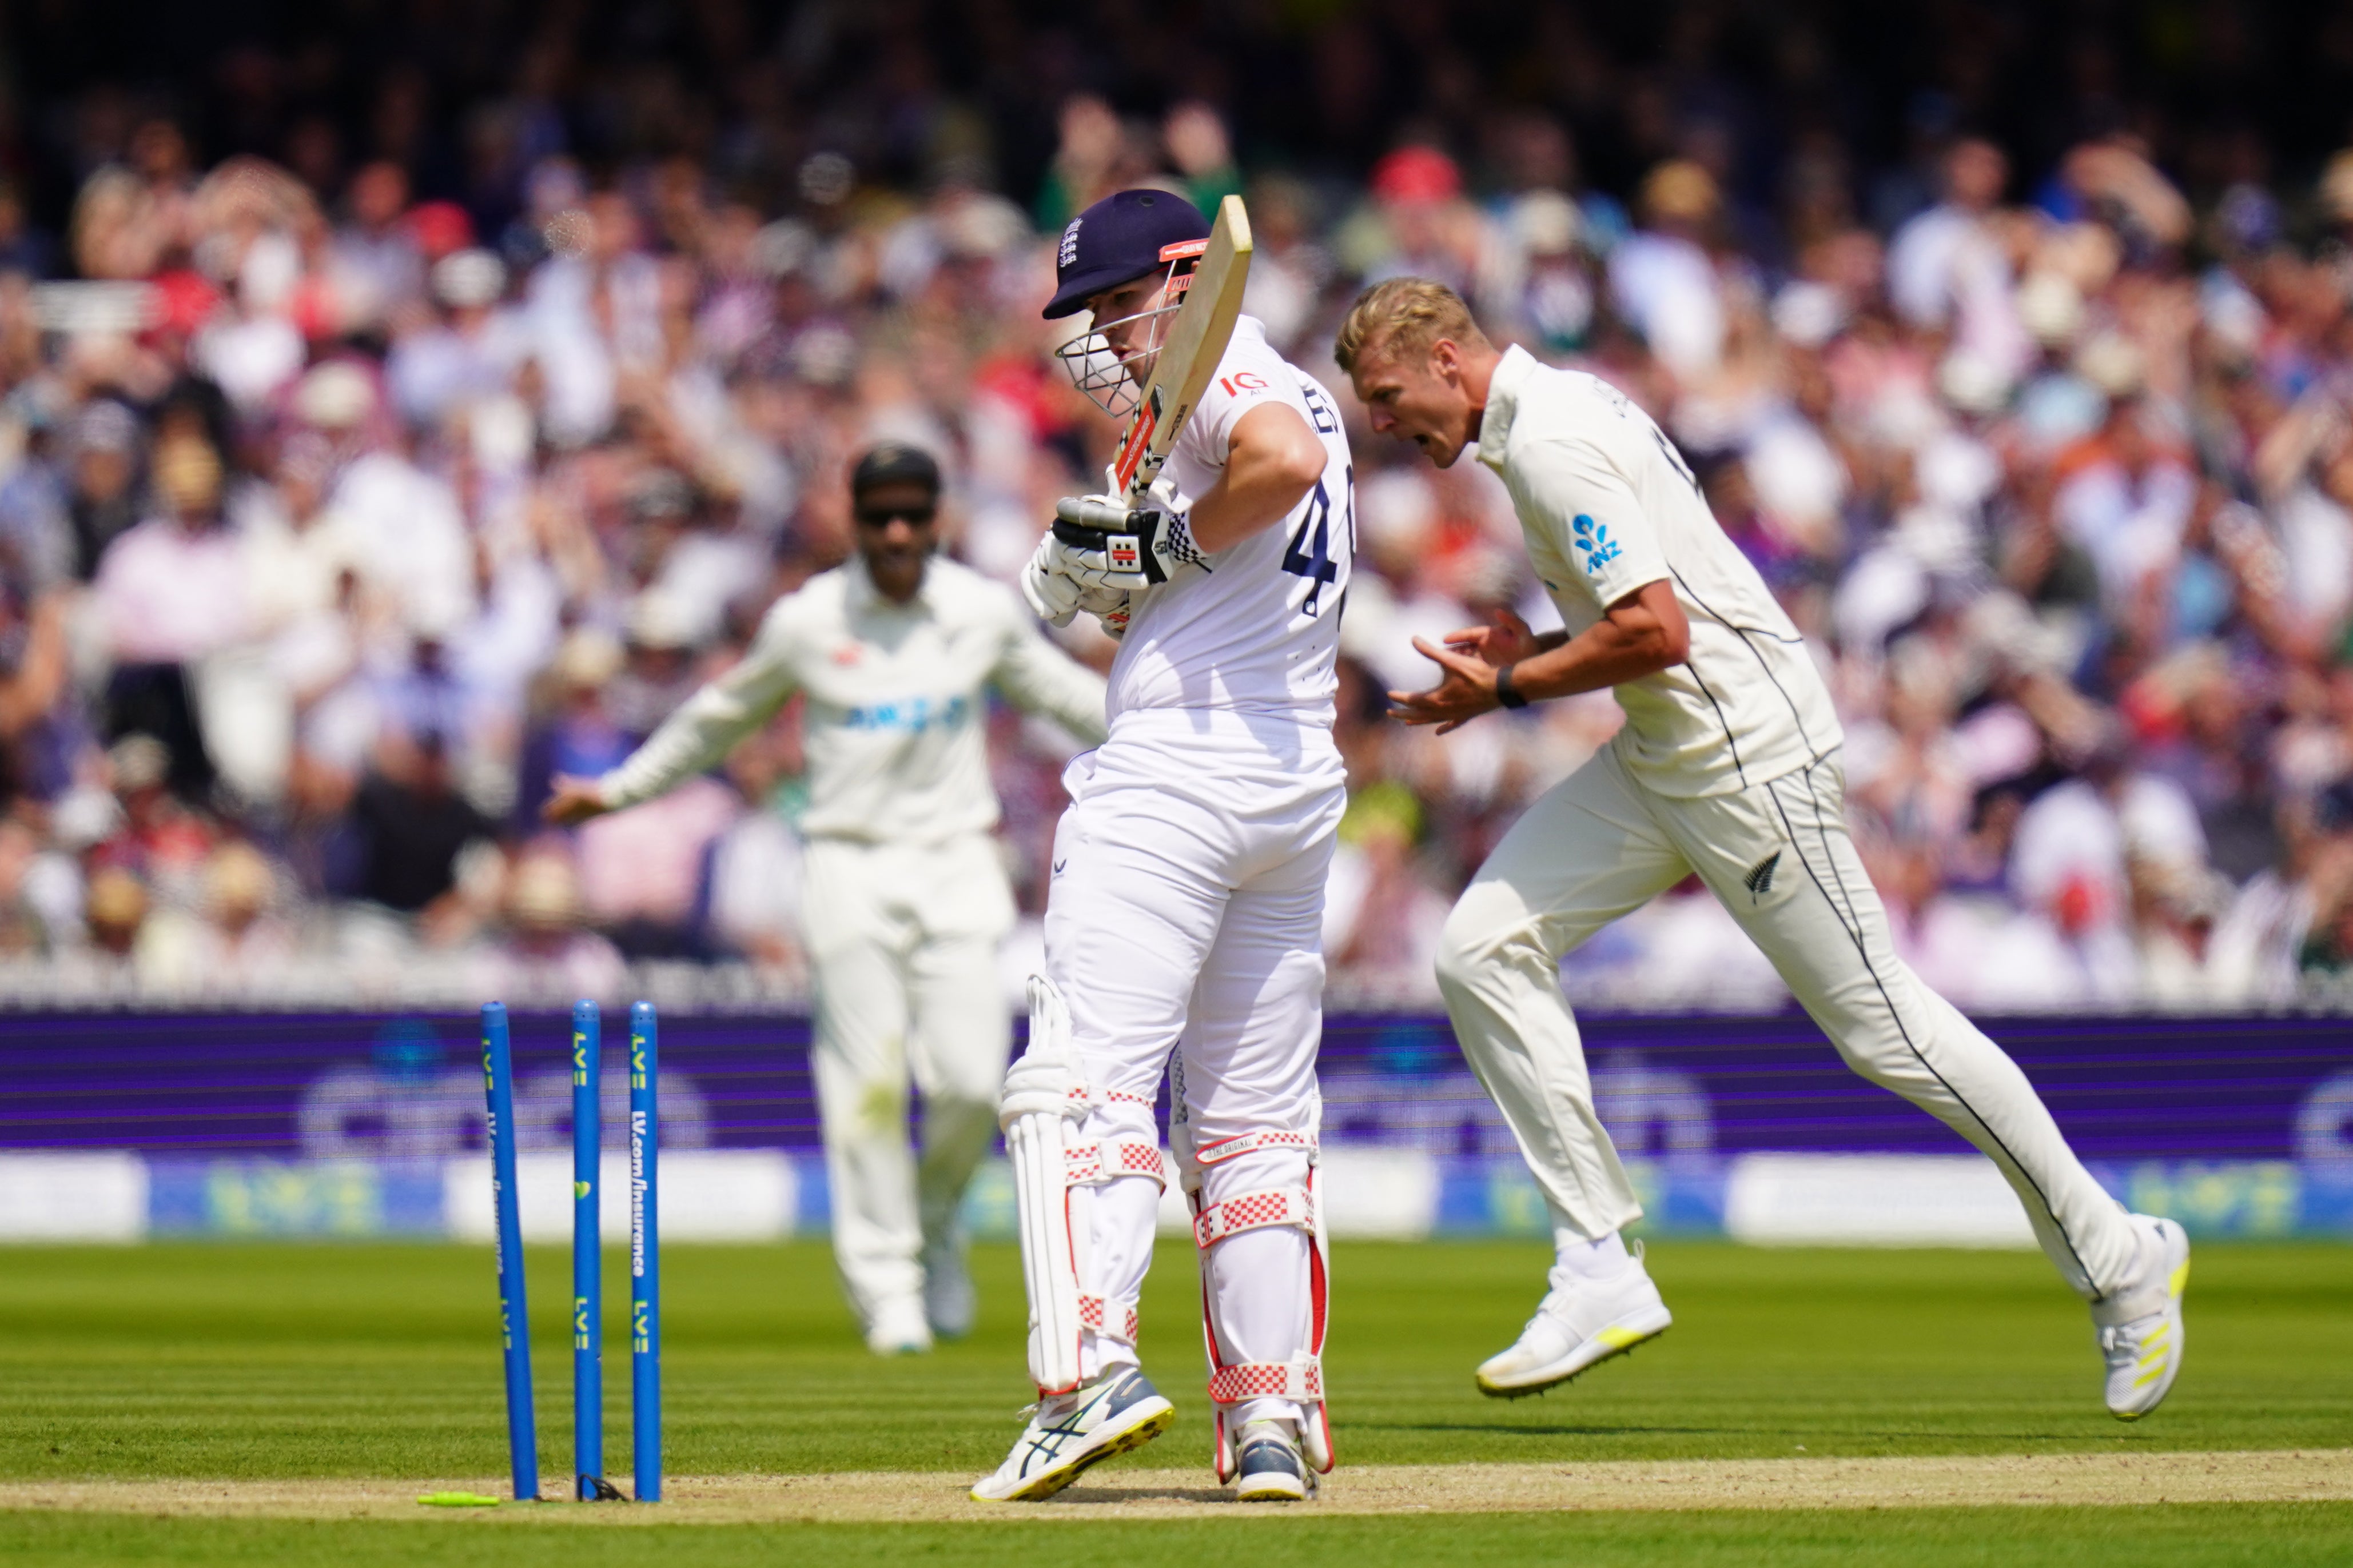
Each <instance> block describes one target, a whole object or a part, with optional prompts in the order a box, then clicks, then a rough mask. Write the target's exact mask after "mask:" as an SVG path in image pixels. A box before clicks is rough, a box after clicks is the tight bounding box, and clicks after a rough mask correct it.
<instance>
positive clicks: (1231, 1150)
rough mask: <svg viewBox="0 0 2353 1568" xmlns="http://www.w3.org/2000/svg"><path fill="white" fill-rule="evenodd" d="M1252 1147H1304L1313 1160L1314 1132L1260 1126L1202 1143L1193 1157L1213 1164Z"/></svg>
mask: <svg viewBox="0 0 2353 1568" xmlns="http://www.w3.org/2000/svg"><path fill="white" fill-rule="evenodd" d="M1253 1149H1304V1150H1306V1151H1307V1154H1308V1158H1309V1159H1310V1160H1313V1159H1314V1155H1315V1134H1314V1133H1313V1132H1285V1131H1278V1130H1277V1129H1274V1128H1271V1127H1267V1128H1261V1129H1260V1130H1259V1131H1256V1132H1244V1133H1241V1134H1240V1135H1239V1136H1237V1137H1233V1138H1220V1139H1219V1140H1218V1141H1217V1142H1214V1143H1204V1144H1202V1145H1201V1147H1200V1149H1199V1150H1198V1152H1196V1153H1195V1154H1194V1156H1193V1158H1194V1160H1195V1161H1196V1162H1198V1163H1200V1164H1204V1165H1214V1164H1216V1163H1218V1162H1219V1161H1220V1160H1230V1159H1232V1158H1233V1157H1234V1156H1235V1155H1237V1154H1247V1153H1249V1152H1250V1151H1251V1150H1253Z"/></svg>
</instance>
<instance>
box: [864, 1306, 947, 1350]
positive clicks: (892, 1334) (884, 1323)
mask: <svg viewBox="0 0 2353 1568" xmlns="http://www.w3.org/2000/svg"><path fill="white" fill-rule="evenodd" d="M866 1348H867V1349H868V1350H870V1351H872V1352H874V1353H875V1354H876V1355H922V1354H923V1353H924V1352H927V1351H929V1350H930V1349H931V1348H932V1331H931V1326H930V1325H929V1324H928V1323H926V1322H924V1321H923V1303H922V1302H920V1301H918V1300H915V1299H914V1298H913V1297H912V1296H910V1297H906V1298H903V1299H901V1300H890V1301H885V1302H883V1303H882V1304H881V1306H879V1307H877V1308H875V1309H874V1321H872V1322H871V1323H869V1324H867V1325H866Z"/></svg>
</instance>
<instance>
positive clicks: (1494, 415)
mask: <svg viewBox="0 0 2353 1568" xmlns="http://www.w3.org/2000/svg"><path fill="white" fill-rule="evenodd" d="M1537 363H1538V362H1537V360H1536V357H1535V355H1534V354H1532V353H1528V351H1527V350H1525V349H1524V348H1522V347H1520V345H1519V344H1517V343H1514V344H1513V345H1512V346H1511V347H1510V348H1507V349H1505V350H1504V357H1503V358H1502V359H1500V360H1497V361H1496V362H1495V373H1494V374H1493V375H1491V376H1489V377H1488V378H1487V409H1486V412H1485V413H1484V414H1483V415H1482V416H1480V420H1479V460H1480V461H1481V462H1482V463H1484V464H1486V465H1487V466H1488V467H1489V468H1493V469H1494V470H1495V471H1496V472H1497V473H1499V474H1500V473H1502V472H1503V471H1504V444H1505V443H1507V442H1508V441H1510V440H1511V438H1512V420H1513V419H1514V416H1517V415H1518V413H1519V411H1520V388H1521V387H1522V386H1524V385H1525V384H1527V379H1528V377H1529V376H1531V375H1534V374H1535V372H1536V366H1537Z"/></svg>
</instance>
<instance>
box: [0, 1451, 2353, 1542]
mask: <svg viewBox="0 0 2353 1568" xmlns="http://www.w3.org/2000/svg"><path fill="white" fill-rule="evenodd" d="M970 1484H971V1479H970V1478H969V1477H965V1476H960V1475H945V1474H941V1473H938V1472H932V1471H899V1472H869V1473H862V1474H848V1475H833V1476H716V1477H695V1478H678V1479H672V1480H671V1481H670V1483H669V1491H670V1497H669V1499H668V1500H665V1501H664V1502H663V1503H662V1504H660V1505H659V1507H658V1508H647V1509H636V1508H627V1507H615V1508H582V1507H567V1506H565V1505H563V1504H561V1503H557V1504H551V1505H548V1506H546V1507H543V1508H535V1509H521V1508H516V1507H512V1506H509V1507H507V1508H505V1509H503V1510H500V1512H501V1516H502V1517H507V1518H516V1517H523V1516H528V1517H530V1518H533V1519H534V1520H545V1521H558V1520H562V1521H575V1522H581V1523H589V1522H595V1523H630V1524H654V1523H677V1524H741V1523H749V1524H765V1523H791V1522H807V1523H913V1522H951V1521H976V1520H1000V1521H1010V1520H1034V1519H1088V1520H1106V1519H1123V1520H1124V1519H1168V1518H1186V1517H1196V1518H1198V1517H1201V1516H1204V1515H1207V1514H1209V1513H1212V1512H1215V1511H1217V1510H1223V1509H1227V1508H1229V1507H1232V1506H1233V1504H1232V1502H1231V1500H1230V1498H1229V1497H1228V1496H1227V1494H1225V1493H1224V1492H1222V1491H1220V1490H1219V1489H1215V1488H1213V1487H1210V1486H1208V1484H1206V1478H1205V1477H1204V1476H1202V1474H1201V1473H1200V1472H1199V1471H1198V1470H1155V1469H1145V1468H1120V1467H1109V1468H1103V1469H1100V1470H1097V1471H1095V1472H1094V1473H1093V1474H1092V1475H1091V1476H1089V1477H1087V1478H1086V1479H1083V1480H1082V1481H1081V1482H1080V1483H1079V1484H1078V1485H1077V1486H1075V1487H1073V1488H1072V1489H1070V1490H1069V1491H1066V1492H1064V1493H1062V1494H1061V1495H1060V1497H1058V1498H1056V1499H1054V1500H1051V1501H1050V1502H1047V1503H1043V1504H1002V1503H999V1504H984V1503H976V1502H974V1501H972V1500H970V1499H969V1498H967V1497H966V1496H965V1487H967V1486H968V1485H970ZM445 1486H448V1487H452V1488H454V1487H456V1486H462V1487H463V1488H465V1489H470V1490H475V1491H480V1492H483V1493H486V1494H490V1495H495V1494H496V1490H497V1483H495V1482H492V1481H487V1480H483V1479H479V1478H477V1479H472V1480H470V1481H467V1482H463V1483H436V1484H434V1485H432V1486H430V1487H426V1488H420V1487H419V1486H418V1485H417V1483H416V1482H413V1481H412V1482H394V1481H364V1480H274V1481H196V1480H165V1481H140V1482H132V1481H37V1482H17V1483H14V1484H0V1510H7V1509H42V1510H65V1511H72V1512H102V1513H120V1514H139V1515H147V1516H151V1517H219V1518H238V1517H242V1518H260V1519H321V1520H326V1519H396V1518H416V1517H417V1515H418V1514H419V1513H420V1512H421V1511H423V1510H420V1509H419V1508H418V1506H417V1494H418V1492H419V1491H420V1490H439V1489H445ZM2345 1501H2353V1449H2317V1450H2299V1449H2281V1450H2271V1451H2260V1452H2253V1453H2209V1454H2200V1453H2147V1454H2060V1455H2046V1456H2042V1457H2040V1458H2021V1457H2015V1456H2008V1455H1988V1456H1978V1457H1968V1458H1959V1457H1954V1458H1851V1459H1838V1458H1823V1459H1729V1460H1725V1459H1719V1460H1692V1461H1672V1462H1666V1463H1653V1462H1620V1463H1601V1464H1588V1465H1386V1466H1368V1467H1362V1468H1355V1469H1343V1470H1342V1471H1340V1472H1339V1473H1338V1474H1336V1475H1335V1476H1334V1477H1333V1478H1332V1479H1330V1480H1329V1481H1328V1482H1327V1483H1326V1484H1325V1488H1324V1495H1323V1496H1322V1497H1321V1498H1320V1499H1318V1500H1317V1501H1316V1502H1315V1503H1314V1504H1312V1505H1310V1507H1311V1509H1312V1510H1313V1511H1314V1512H1315V1513H1318V1514H1328V1513H1344V1514H1404V1513H1481V1512H1499V1511H1511V1512H1536V1511H1547V1510H1558V1511H1569V1512H1574V1511H1586V1510H1609V1511H1629V1510H1679V1509H1707V1510H1720V1509H1905V1508H1955V1507H2015V1506H2030V1507H2031V1506H2050V1505H2062V1506H2064V1505H2076V1506H2081V1505H2104V1504H2107V1505H2126V1504H2130V1505H2142V1504H2148V1503H2215V1502H2345ZM483 1511H485V1512H488V1511H490V1510H483ZM1251 1511H1253V1512H1257V1513H1279V1512H1282V1511H1284V1510H1280V1509H1265V1510H1251Z"/></svg>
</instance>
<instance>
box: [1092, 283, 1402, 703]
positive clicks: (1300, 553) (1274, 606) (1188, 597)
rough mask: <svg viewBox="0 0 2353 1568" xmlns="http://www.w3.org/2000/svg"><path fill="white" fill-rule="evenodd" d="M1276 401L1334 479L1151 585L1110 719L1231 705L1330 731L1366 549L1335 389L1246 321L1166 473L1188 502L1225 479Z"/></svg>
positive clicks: (1130, 636) (1237, 326) (1121, 667)
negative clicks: (1245, 435) (1255, 419)
mask: <svg viewBox="0 0 2353 1568" xmlns="http://www.w3.org/2000/svg"><path fill="white" fill-rule="evenodd" d="M1266 403H1280V404H1282V405H1284V406H1285V407H1287V408H1291V409H1293V410H1295V411H1296V412H1297V413H1298V415H1299V416H1300V417H1301V418H1302V419H1304V420H1306V421H1307V423H1308V426H1310V427H1311V428H1312V429H1314V431H1315V433H1316V434H1317V435H1318V436H1319V437H1322V439H1323V442H1324V452H1325V454H1326V455H1325V458H1324V476H1323V478H1322V479H1318V480H1317V481H1316V482H1315V488H1314V489H1311V490H1309V491H1308V492H1307V495H1306V497H1305V499H1304V500H1301V501H1300V503H1299V504H1298V505H1297V506H1296V507H1294V508H1293V509H1292V511H1291V515H1290V516H1288V517H1286V518H1284V519H1283V520H1282V521H1280V522H1278V523H1275V524H1273V525H1271V526H1270V527H1267V528H1263V529H1261V530H1260V531H1258V532H1256V533H1253V534H1251V535H1250V537H1249V538H1248V539H1245V540H1243V541H1241V542H1240V543H1238V544H1235V545H1232V546H1229V548H1227V549H1225V550H1222V551H1219V552H1218V553H1217V554H1215V555H1212V556H1210V557H1209V558H1208V561H1209V570H1208V572H1206V573H1200V572H1190V573H1187V574H1185V575H1184V576H1182V577H1180V578H1178V579H1177V580H1176V581H1175V582H1171V583H1164V584H1160V585H1158V586H1156V587H1155V588H1153V589H1151V590H1150V591H1149V592H1148V593H1146V594H1145V595H1143V596H1142V599H1141V607H1140V608H1139V609H1137V610H1136V611H1135V613H1134V618H1133V619H1132V620H1131V621H1130V623H1129V626H1128V631H1127V636H1126V637H1124V639H1122V641H1121V643H1120V649H1119V657H1118V658H1117V660H1116V661H1114V662H1113V665H1112V670H1111V697H1110V703H1109V706H1110V712H1111V718H1112V721H1113V723H1117V721H1118V720H1119V718H1120V716H1121V715H1122V714H1124V713H1133V712H1138V711H1141V710H1147V709H1223V710H1232V711H1238V712H1243V713H1251V714H1262V715H1268V716H1271V717H1276V718H1282V719H1288V720H1292V721H1296V722H1298V723H1302V724H1313V725H1321V726H1324V727H1326V728H1328V727H1329V726H1330V725H1331V723H1332V721H1333V706H1332V703H1333V696H1334V693H1335V691H1336V690H1337V689H1338V687H1339V677H1338V675H1337V673H1336V661H1337V659H1338V657H1339V649H1340V605H1341V601H1342V600H1343V599H1344V598H1345V596H1346V595H1347V591H1348V573H1349V566H1350V563H1352V562H1353V561H1354V560H1355V558H1356V470H1355V468H1354V467H1353V466H1352V465H1351V464H1350V461H1349V458H1348V437H1347V433H1346V432H1345V430H1344V429H1342V427H1341V424H1340V412H1339V405H1337V404H1335V403H1334V402H1333V400H1332V395H1331V394H1330V393H1328V392H1326V391H1325V390H1324V387H1323V386H1322V385H1321V384H1319V383H1318V382H1317V381H1316V380H1315V378H1314V376H1311V375H1309V374H1307V373H1306V372H1305V371H1303V370H1300V369H1299V368H1298V367H1296V366H1295V365H1292V364H1290V363H1286V362H1285V361H1284V360H1283V358H1282V355H1280V354H1278V353H1275V352H1274V350H1273V349H1271V347H1269V346H1268V345H1267V341H1266V329H1265V328H1263V327H1261V325H1259V323H1258V321H1256V320H1255V319H1254V318H1252V317H1250V316H1244V317H1242V318H1240V320H1239V321H1236V322H1235V323H1234V335H1233V338H1232V340H1231V341H1230V342H1229V343H1228V344H1227V346H1226V353H1225V357H1224V358H1223V359H1221V360H1220V361H1219V363H1218V374H1217V376H1216V378H1215V379H1214V380H1212V381H1211V382H1210V384H1209V389H1208V392H1206V393H1204V394H1203V395H1202V397H1201V402H1200V404H1199V405H1198V407H1196V408H1195V409H1194V410H1193V417H1192V418H1191V419H1190V420H1189V421H1187V424H1186V426H1185V432H1184V434H1183V435H1181V436H1179V437H1177V438H1176V447H1175V449H1174V450H1173V451H1171V452H1170V453H1169V455H1168V465H1167V467H1166V468H1164V469H1162V470H1161V471H1162V473H1163V474H1165V475H1166V476H1167V477H1168V478H1169V479H1171V480H1173V481H1174V483H1175V484H1176V489H1177V492H1178V493H1179V494H1180V495H1182V496H1184V497H1186V498H1187V500H1198V499H1199V498H1200V497H1201V496H1202V495H1203V494H1205V493H1207V491H1208V489H1209V487H1210V486H1212V485H1214V484H1216V483H1217V482H1218V477H1219V475H1220V474H1222V473H1224V472H1225V468H1226V451H1227V448H1228V447H1229V445H1230V444H1231V442H1232V439H1233V429H1234V426H1235V424H1236V422H1237V421H1239V420H1240V418H1241V416H1243V415H1245V414H1248V413H1249V412H1250V410H1251V409H1253V408H1256V407H1259V406H1260V405H1262V404H1266Z"/></svg>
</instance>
